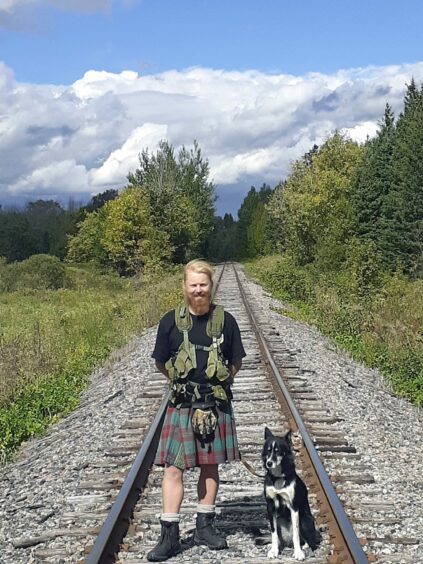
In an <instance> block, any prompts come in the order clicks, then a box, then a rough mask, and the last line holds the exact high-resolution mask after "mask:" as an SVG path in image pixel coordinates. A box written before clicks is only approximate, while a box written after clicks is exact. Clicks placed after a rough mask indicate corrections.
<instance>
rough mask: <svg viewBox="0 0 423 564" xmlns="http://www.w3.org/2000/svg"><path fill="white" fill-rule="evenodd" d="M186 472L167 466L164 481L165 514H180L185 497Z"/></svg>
mask: <svg viewBox="0 0 423 564" xmlns="http://www.w3.org/2000/svg"><path fill="white" fill-rule="evenodd" d="M183 477H184V471H183V470H180V469H179V468H176V466H166V468H165V469H164V473H163V481H162V500H163V513H179V510H180V508H181V504H182V499H183V497H184V482H183Z"/></svg>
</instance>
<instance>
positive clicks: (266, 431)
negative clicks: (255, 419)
mask: <svg viewBox="0 0 423 564" xmlns="http://www.w3.org/2000/svg"><path fill="white" fill-rule="evenodd" d="M272 437H273V433H272V431H271V430H270V429H269V428H268V427H265V428H264V440H265V441H267V439H271V438H272Z"/></svg>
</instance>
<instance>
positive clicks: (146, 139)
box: [0, 0, 423, 203]
mask: <svg viewBox="0 0 423 564" xmlns="http://www.w3.org/2000/svg"><path fill="white" fill-rule="evenodd" d="M8 1H11V0H8ZM412 76H414V78H415V79H416V81H417V82H419V81H420V80H422V79H423V63H416V64H413V65H403V66H389V67H380V68H377V67H369V68H362V69H361V68H360V69H350V70H348V69H344V70H340V71H339V72H337V73H334V74H332V75H324V74H319V73H312V74H307V75H304V76H292V75H282V74H279V75H278V74H265V73H260V72H257V71H247V72H225V71H222V70H213V69H205V68H191V69H186V70H185V71H181V72H177V71H167V72H164V73H161V74H156V75H148V76H140V75H138V74H137V73H136V72H133V71H125V72H122V73H120V74H113V73H109V72H100V71H95V70H91V71H89V72H87V73H85V75H84V76H83V77H82V78H81V79H80V80H78V81H76V82H75V83H74V84H73V85H71V86H61V85H56V86H52V85H31V84H23V83H19V82H17V81H16V80H15V78H14V76H13V72H12V71H11V69H9V68H8V67H6V66H5V65H4V64H2V63H0V115H1V116H2V118H1V119H0V203H1V202H2V201H3V198H7V197H15V198H16V197H17V196H19V197H21V198H26V197H31V198H34V197H36V196H37V195H40V196H41V195H43V194H49V195H51V196H52V197H53V196H56V197H58V198H59V197H62V198H67V197H68V196H70V195H71V194H75V193H78V194H79V195H80V194H85V195H86V197H87V198H88V197H90V196H91V195H92V194H93V193H97V192H100V191H102V190H105V189H107V188H111V187H114V188H116V187H120V186H123V185H124V184H125V183H126V176H127V174H128V172H129V171H131V170H132V171H133V170H134V169H135V168H136V166H137V164H138V154H139V153H140V152H141V150H142V149H143V148H145V147H147V146H148V147H149V149H150V150H151V151H155V150H156V148H157V144H158V142H159V141H160V140H161V139H163V138H166V139H168V140H169V142H170V143H172V144H173V145H174V146H175V148H178V147H180V146H181V145H182V144H185V145H187V146H190V145H191V144H192V141H193V140H194V139H197V140H198V142H199V144H200V147H201V148H202V150H203V154H204V155H205V156H206V157H208V158H209V161H210V166H211V176H212V178H213V180H214V181H215V182H216V183H217V184H220V185H229V184H237V185H239V184H240V183H245V185H246V187H247V186H249V184H250V183H254V184H256V185H258V184H261V182H264V181H265V182H268V183H270V184H271V185H274V184H276V183H277V182H278V181H279V180H280V179H282V178H283V177H284V176H286V174H287V173H288V172H289V167H290V163H291V162H292V160H294V159H296V158H298V157H299V156H301V155H302V154H304V153H305V152H307V151H308V150H310V148H311V147H312V145H313V144H314V143H316V144H318V145H319V144H321V143H322V142H323V141H324V140H325V138H326V137H327V136H328V135H330V134H331V133H332V132H333V131H334V130H335V129H338V130H342V131H345V132H347V133H348V134H349V135H350V136H351V137H352V138H353V139H357V140H358V141H363V140H364V139H365V138H366V136H367V135H370V136H372V135H374V133H375V132H376V129H377V122H378V120H380V119H381V117H382V116H383V112H384V107H385V104H386V102H389V103H390V104H391V105H392V106H393V108H394V111H396V113H397V114H398V112H399V111H400V110H401V108H402V102H403V97H404V92H405V84H406V83H407V82H409V81H410V79H411V77H412Z"/></svg>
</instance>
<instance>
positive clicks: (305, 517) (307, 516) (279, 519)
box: [262, 427, 321, 560]
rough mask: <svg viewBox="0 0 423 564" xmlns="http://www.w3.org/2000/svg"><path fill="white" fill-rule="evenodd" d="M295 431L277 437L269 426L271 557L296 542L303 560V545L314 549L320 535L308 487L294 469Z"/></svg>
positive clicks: (266, 466) (267, 464) (267, 483)
mask: <svg viewBox="0 0 423 564" xmlns="http://www.w3.org/2000/svg"><path fill="white" fill-rule="evenodd" d="M291 434H292V431H291V430H289V431H288V432H287V433H286V434H285V435H284V436H283V437H276V436H275V435H273V433H272V432H271V431H270V430H269V429H268V428H267V427H266V428H265V432H264V446H263V452H262V460H263V466H264V469H265V470H266V475H265V479H264V496H265V499H266V504H267V515H268V518H269V522H270V529H271V532H272V546H271V548H270V550H269V552H268V554H267V556H268V558H277V557H278V555H279V551H280V550H282V549H283V547H284V546H292V545H293V546H294V558H295V559H296V560H304V559H305V554H304V551H303V550H302V548H301V545H303V544H305V543H307V544H308V545H309V547H310V548H311V549H312V550H315V549H316V548H317V546H318V545H319V543H320V540H321V535H320V532H319V531H318V530H317V529H316V525H315V522H314V518H313V515H312V514H311V510H310V505H309V503H308V494H307V487H306V485H305V484H304V482H303V481H302V480H301V478H300V477H299V476H298V475H297V473H296V471H295V462H294V454H293V452H292V442H291Z"/></svg>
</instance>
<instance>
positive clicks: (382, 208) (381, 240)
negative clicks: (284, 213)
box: [351, 104, 400, 267]
mask: <svg viewBox="0 0 423 564" xmlns="http://www.w3.org/2000/svg"><path fill="white" fill-rule="evenodd" d="M395 141H396V128H395V123H394V114H393V112H392V109H391V107H390V105H389V104H386V107H385V113H384V117H383V119H382V120H381V121H380V122H379V131H378V133H377V135H376V137H375V138H374V139H372V140H370V141H367V143H366V146H365V152H364V156H363V161H362V163H361V165H360V166H359V167H358V169H357V172H356V174H355V175H354V177H353V182H352V194H351V201H352V205H353V210H354V220H355V231H356V234H357V235H358V237H360V238H362V239H368V240H370V241H373V243H374V244H375V245H376V248H377V249H378V250H379V251H380V253H381V256H382V260H383V261H384V263H385V265H386V266H388V267H392V266H393V265H395V261H396V257H397V252H398V237H399V233H400V221H399V215H398V213H399V207H398V198H397V190H396V186H395V181H394V178H393V152H394V146H395Z"/></svg>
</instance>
